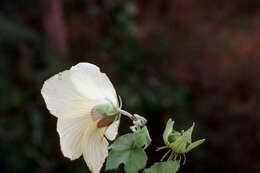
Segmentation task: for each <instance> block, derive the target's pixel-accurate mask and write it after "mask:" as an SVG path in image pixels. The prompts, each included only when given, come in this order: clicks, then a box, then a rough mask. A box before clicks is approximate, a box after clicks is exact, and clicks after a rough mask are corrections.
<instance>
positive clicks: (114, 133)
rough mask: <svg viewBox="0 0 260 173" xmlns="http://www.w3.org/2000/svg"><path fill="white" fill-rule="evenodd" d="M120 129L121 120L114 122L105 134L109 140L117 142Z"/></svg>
mask: <svg viewBox="0 0 260 173" xmlns="http://www.w3.org/2000/svg"><path fill="white" fill-rule="evenodd" d="M118 127H119V120H117V121H114V122H113V123H112V124H110V126H109V127H108V128H107V130H106V133H105V135H106V137H107V139H109V140H110V141H113V140H115V138H116V136H117V134H118Z"/></svg>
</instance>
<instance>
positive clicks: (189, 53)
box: [0, 0, 260, 173]
mask: <svg viewBox="0 0 260 173" xmlns="http://www.w3.org/2000/svg"><path fill="white" fill-rule="evenodd" d="M259 45H260V1H258V0H247V1H245V0H230V1H227V0H218V1H207V0H172V1H170V0H168V1H167V0H160V1H156V0H139V1H134V0H132V1H130V0H129V1H127V0H124V1H120V0H77V1H75V0H74V1H73V0H64V1H61V0H45V1H40V0H38V1H37V0H26V1H10V0H0V139H1V140H0V172H4V173H16V172H33V173H43V172H63V173H66V172H88V168H87V166H86V165H85V163H84V161H83V159H82V158H80V159H78V160H76V161H73V162H71V161H69V159H66V158H64V157H63V156H62V153H61V152H60V148H59V138H58V134H57V132H56V118H55V117H53V116H52V115H50V114H49V112H48V110H47V108H46V106H45V103H44V101H43V98H42V97H41V95H40V89H41V87H42V84H43V82H44V81H45V80H46V79H47V78H49V77H50V76H52V75H54V74H56V73H57V72H60V71H63V70H65V69H69V68H70V67H71V66H72V65H75V64H77V63H79V62H90V63H94V64H96V65H98V66H100V67H101V70H102V71H103V72H105V73H107V75H108V76H109V77H110V79H111V81H112V83H113V84H114V86H115V88H116V90H117V93H118V94H119V95H120V96H121V97H122V99H123V107H124V109H125V110H128V111H129V112H132V113H139V114H140V115H143V116H145V117H146V118H147V119H148V128H149V130H150V133H151V137H152V139H153V143H152V145H151V146H150V147H149V148H148V155H149V160H148V166H150V165H151V164H152V163H153V162H155V161H159V160H160V158H161V157H162V156H163V154H164V153H163V152H155V149H156V147H157V146H162V145H163V142H162V132H163V130H164V127H165V124H166V122H167V120H168V118H169V117H171V118H172V119H174V120H175V122H176V123H175V124H176V125H175V127H176V129H178V130H181V129H187V128H188V127H190V126H191V124H192V122H195V123H196V127H195V131H194V135H193V137H194V139H199V138H206V139H207V141H206V142H205V143H204V144H202V145H201V146H200V147H198V148H196V149H195V150H193V151H191V152H190V153H189V154H187V163H186V165H185V166H184V167H182V168H181V170H180V171H179V172H181V173H191V172H192V173H193V172H194V173H195V172H196V173H206V172H210V173H219V172H224V173H226V172H228V173H230V172H235V173H245V172H250V173H258V172H260V149H259V145H260V104H259V103H260V95H259V94H260V76H259V75H260V68H259V67H260V47H259ZM123 122H124V123H123V124H121V134H123V133H125V132H129V129H128V126H129V125H130V121H129V120H127V119H124V120H123ZM111 172H113V171H111ZM114 172H117V171H114ZM118 172H120V171H118Z"/></svg>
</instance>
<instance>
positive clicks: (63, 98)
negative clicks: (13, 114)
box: [41, 70, 84, 117]
mask: <svg viewBox="0 0 260 173" xmlns="http://www.w3.org/2000/svg"><path fill="white" fill-rule="evenodd" d="M70 75H71V73H70V71H68V70H66V71H64V72H61V73H59V74H56V75H54V76H52V77H51V78H50V79H48V80H46V81H45V82H44V84H43V87H42V89H41V94H42V96H43V98H44V100H45V103H46V105H47V108H48V109H49V111H50V113H51V114H53V115H54V116H56V117H58V116H59V109H60V108H61V106H63V105H64V104H65V103H66V102H68V101H71V100H75V99H83V98H84V96H82V95H81V94H80V93H79V92H78V91H77V90H76V89H75V88H74V86H73V84H72V82H71V80H70Z"/></svg>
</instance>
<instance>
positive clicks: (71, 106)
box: [59, 99, 98, 118]
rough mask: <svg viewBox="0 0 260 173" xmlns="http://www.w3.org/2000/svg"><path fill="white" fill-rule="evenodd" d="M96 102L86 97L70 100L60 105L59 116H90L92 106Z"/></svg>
mask: <svg viewBox="0 0 260 173" xmlns="http://www.w3.org/2000/svg"><path fill="white" fill-rule="evenodd" d="M97 104H98V102H96V101H94V100H88V99H78V100H72V101H69V102H67V103H65V104H64V105H63V106H62V107H61V109H60V111H59V116H60V117H63V118H78V117H83V116H88V117H90V116H91V115H90V114H91V110H92V108H93V107H94V106H96V105H97Z"/></svg>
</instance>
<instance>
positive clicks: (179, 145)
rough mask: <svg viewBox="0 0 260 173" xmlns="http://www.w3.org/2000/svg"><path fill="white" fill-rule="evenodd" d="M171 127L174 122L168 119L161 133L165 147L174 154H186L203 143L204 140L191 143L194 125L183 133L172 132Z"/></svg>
mask: <svg viewBox="0 0 260 173" xmlns="http://www.w3.org/2000/svg"><path fill="white" fill-rule="evenodd" d="M173 125H174V121H172V120H171V119H169V120H168V122H167V125H166V128H165V130H164V132H163V140H164V143H165V145H166V146H168V147H169V148H171V149H172V150H173V151H174V152H175V153H178V154H184V153H187V152H189V151H190V150H192V149H193V148H195V147H197V146H199V145H200V144H202V143H203V142H204V141H205V139H201V140H198V141H196V142H192V141H191V136H192V132H193V129H194V126H195V124H194V123H193V125H192V126H191V127H190V128H189V129H188V130H187V131H185V132H183V133H180V132H177V131H175V130H173Z"/></svg>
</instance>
